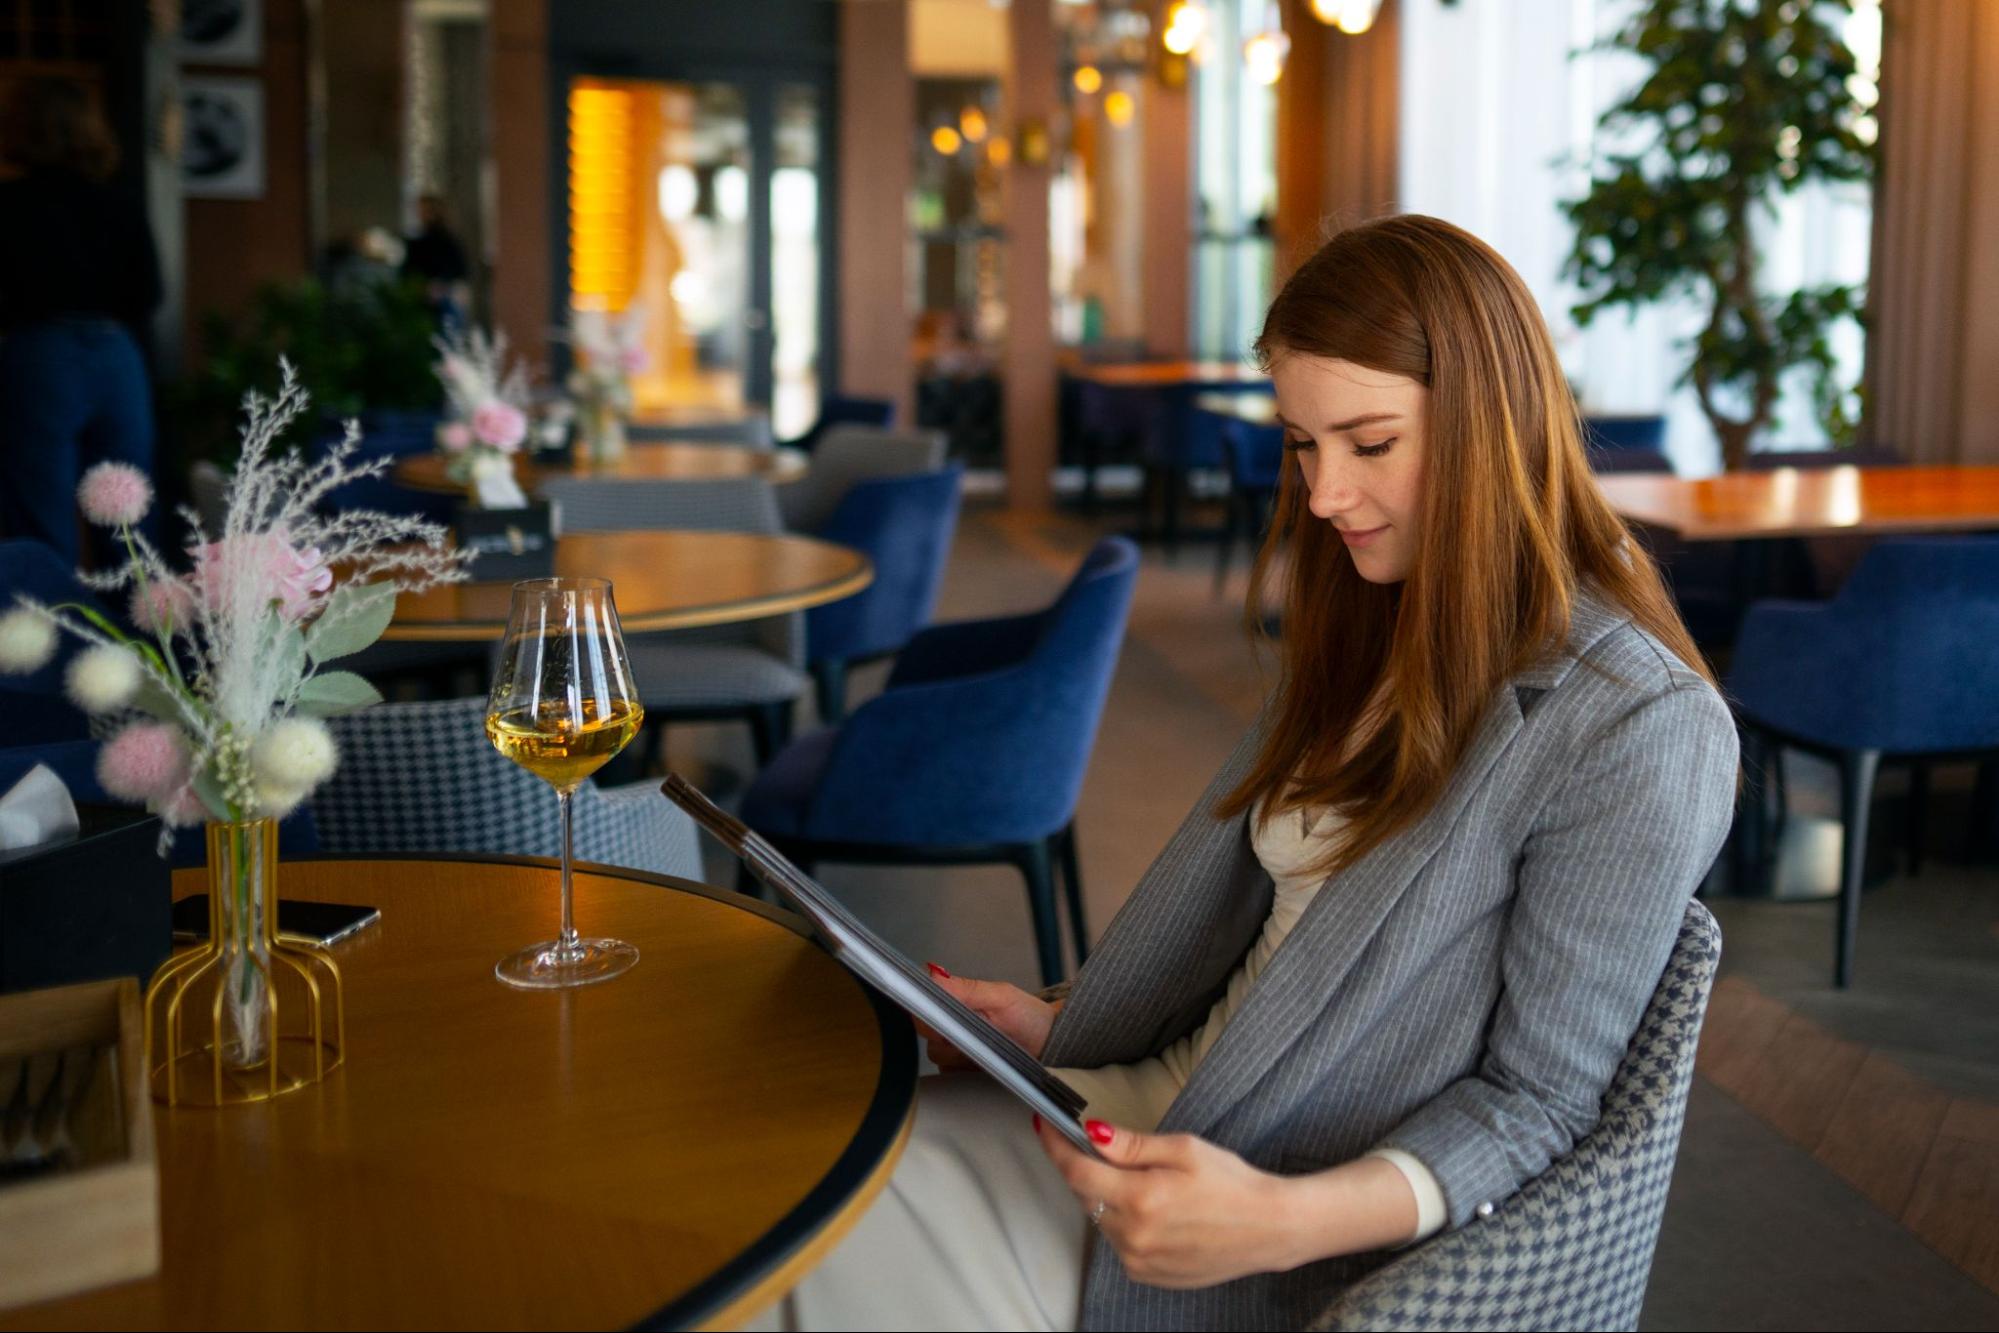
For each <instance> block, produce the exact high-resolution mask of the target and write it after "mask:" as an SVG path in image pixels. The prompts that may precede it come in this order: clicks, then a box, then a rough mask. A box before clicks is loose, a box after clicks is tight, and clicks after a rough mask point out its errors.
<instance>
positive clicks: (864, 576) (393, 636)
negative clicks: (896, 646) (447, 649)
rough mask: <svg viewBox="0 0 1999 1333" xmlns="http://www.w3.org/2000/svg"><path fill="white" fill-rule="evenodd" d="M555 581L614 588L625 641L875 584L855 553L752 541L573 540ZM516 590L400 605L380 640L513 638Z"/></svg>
mask: <svg viewBox="0 0 1999 1333" xmlns="http://www.w3.org/2000/svg"><path fill="white" fill-rule="evenodd" d="M555 572H556V573H557V574H559V575H562V576H564V577H570V578H581V577H590V578H605V579H609V580H611V584H612V591H613V594H614V595H615V596H616V598H617V602H618V619H619V621H620V623H622V624H623V626H624V628H625V632H626V633H628V634H632V633H638V632H640V631H645V630H662V629H687V628H691V627H693V626H697V625H725V624H734V623H736V622H739V621H744V620H759V619H762V618H763V617H764V616H774V615H778V614H781V613H783V612H786V611H801V610H804V609H805V608H807V607H813V606H820V605H823V604H825V603H827V602H836V601H838V600H840V599H841V598H842V597H851V596H853V595H854V594H855V593H857V592H859V591H861V589H863V588H865V587H867V586H868V584H870V583H872V582H873V581H874V576H875V575H874V566H873V564H871V563H870V562H869V560H868V558H867V557H866V556H864V555H862V554H861V553H860V552H859V551H855V550H852V549H850V548H848V547H845V546H836V545H834V544H833V543H832V542H822V541H819V540H818V539H816V538H813V537H795V536H789V535H770V534H763V533H751V532H679V531H664V530H662V531H645V532H576V533H570V534H567V535H565V536H563V537H562V538H560V539H559V540H558V541H557V542H556V544H555ZM512 598H513V584H512V583H511V582H492V583H452V584H446V585H444V586H443V587H439V588H432V589H430V590H429V591H427V592H421V593H416V594H414V595H411V594H405V595H404V596H401V597H398V598H397V599H396V616H395V619H394V620H393V621H392V622H390V624H389V628H388V630H387V631H386V632H385V633H384V634H383V635H382V637H383V638H384V639H387V640H396V641H402V642H419V643H462V642H468V641H485V640H490V639H497V638H499V637H500V635H501V634H502V633H504V632H505V631H506V628H507V609H508V607H509V606H510V605H511V603H512Z"/></svg>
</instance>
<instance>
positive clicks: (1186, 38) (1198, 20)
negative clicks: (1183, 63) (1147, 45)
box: [1160, 0, 1208, 56]
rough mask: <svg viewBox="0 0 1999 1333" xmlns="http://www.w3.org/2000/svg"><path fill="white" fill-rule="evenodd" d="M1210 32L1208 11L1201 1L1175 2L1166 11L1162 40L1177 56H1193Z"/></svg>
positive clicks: (1177, 0) (1180, 0)
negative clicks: (1203, 36) (1196, 48)
mask: <svg viewBox="0 0 1999 1333" xmlns="http://www.w3.org/2000/svg"><path fill="white" fill-rule="evenodd" d="M1207 30H1208V9H1207V6H1206V5H1203V4H1201V3H1200V0H1174V3H1173V5H1172V7H1171V8H1169V9H1168V10H1167V11H1166V31H1165V33H1164V34H1162V35H1161V37H1160V40H1161V41H1162V42H1164V43H1165V44H1166V49H1167V50H1168V51H1171V52H1172V53H1173V54H1174V55H1176V56H1184V55H1189V54H1192V52H1193V50H1194V48H1195V47H1196V46H1199V45H1200V44H1201V35H1202V34H1203V33H1205V32H1206V31H1207Z"/></svg>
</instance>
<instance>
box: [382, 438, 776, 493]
mask: <svg viewBox="0 0 1999 1333" xmlns="http://www.w3.org/2000/svg"><path fill="white" fill-rule="evenodd" d="M449 461H450V460H449V459H447V458H446V457H445V455H443V454H441V453H431V454H411V455H410V456H409V457H407V458H405V459H403V460H402V461H401V462H399V463H397V464H396V466H395V469H394V471H392V472H391V473H390V474H389V475H390V476H391V477H393V478H394V479H395V482H396V484H397V485H399V486H407V487H409V488H410V489H411V490H416V491H434V492H438V493H441V494H449V495H459V494H462V493H463V492H464V491H465V487H463V486H461V485H459V484H458V483H457V482H455V481H453V480H451V478H450V477H448V476H446V475H445V466H446V464H447V463H448V462H449ZM809 463H810V460H809V459H808V458H807V457H806V455H805V454H804V453H803V452H801V451H800V450H797V449H751V448H749V447H748V446H746V445H740V444H632V445H627V446H626V447H625V456H624V457H623V458H621V459H619V460H618V461H617V462H615V463H609V464H605V465H602V466H599V465H597V464H593V463H592V462H590V460H589V459H588V458H587V457H579V458H578V459H577V460H576V462H575V463H573V464H568V465H565V464H559V463H557V464H548V463H540V462H536V461H534V460H533V459H532V458H530V457H529V456H528V455H526V454H515V455H514V476H515V477H516V478H518V479H519V481H520V484H521V489H522V490H524V491H527V492H528V493H529V494H533V493H534V492H535V491H536V490H537V489H539V488H540V486H541V484H542V482H544V481H546V480H548V479H549V478H550V477H581V478H586V479H589V478H594V479H597V480H601V481H716V480H721V479H723V478H728V477H763V478H764V479H765V480H767V481H769V482H770V483H771V484H772V485H776V486H782V485H784V484H786V483H787V482H793V481H797V480H798V479H799V478H800V477H802V476H804V475H805V471H806V468H807V466H808V465H809Z"/></svg>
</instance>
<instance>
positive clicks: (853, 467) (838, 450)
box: [777, 426, 946, 532]
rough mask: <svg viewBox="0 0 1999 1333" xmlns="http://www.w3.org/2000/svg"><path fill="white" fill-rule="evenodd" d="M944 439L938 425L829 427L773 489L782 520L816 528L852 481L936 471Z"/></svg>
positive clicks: (940, 463) (811, 529) (806, 528)
mask: <svg viewBox="0 0 1999 1333" xmlns="http://www.w3.org/2000/svg"><path fill="white" fill-rule="evenodd" d="M945 443H946V442H945V439H944V432H943V431H941V430H903V431H895V430H880V429H877V428H875V427H872V426H834V427H832V428H831V429H829V430H828V431H827V432H826V433H825V434H824V435H822V436H820V438H819V445H818V447H817V448H816V449H814V450H813V452H812V467H811V469H810V470H809V471H807V472H806V474H805V475H804V476H803V477H801V478H799V479H798V480H797V481H794V482H792V483H791V484H790V485H789V486H786V487H785V488H784V489H783V490H781V491H779V492H778V496H777V503H778V508H779V510H780V511H782V513H783V515H784V526H785V527H787V528H789V529H790V530H791V531H793V532H818V531H819V530H820V529H821V528H824V527H825V526H826V521H827V520H828V519H830V518H832V517H833V511H834V510H836V509H838V508H839V507H840V501H841V500H842V499H844V498H845V497H846V494H847V492H848V491H850V490H852V489H853V488H854V485H855V484H856V483H857V482H863V481H873V480H874V479H875V478H877V477H907V476H911V475H913V474H915V473H919V472H935V471H937V470H938V469H939V468H941V467H943V466H944V449H945Z"/></svg>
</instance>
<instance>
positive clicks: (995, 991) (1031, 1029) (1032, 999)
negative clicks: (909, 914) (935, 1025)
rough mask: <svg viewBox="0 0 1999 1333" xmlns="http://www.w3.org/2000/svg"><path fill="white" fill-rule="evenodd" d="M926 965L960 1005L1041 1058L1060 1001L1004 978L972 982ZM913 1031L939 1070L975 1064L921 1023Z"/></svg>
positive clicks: (933, 976)
mask: <svg viewBox="0 0 1999 1333" xmlns="http://www.w3.org/2000/svg"><path fill="white" fill-rule="evenodd" d="M928 966H929V968H930V979H931V980H932V981H935V982H936V983H937V984H938V985H939V986H942V987H943V988H944V989H945V990H947V991H949V992H951V994H952V995H955V996H956V997H957V998H958V1002H959V1003H960V1004H962V1005H964V1006H965V1007H966V1008H967V1009H970V1010H972V1011H973V1012H974V1013H976V1014H978V1015H979V1016H980V1017H981V1018H984V1019H985V1020H986V1022H988V1023H991V1024H992V1025H993V1026H994V1027H996V1028H998V1029H999V1030H1000V1031H1001V1032H1004V1033H1005V1034H1006V1035H1007V1036H1009V1037H1011V1038H1013V1040H1014V1041H1015V1042H1017V1043H1018V1044H1019V1046H1020V1048H1021V1049H1022V1050H1023V1051H1026V1052H1027V1053H1028V1054H1029V1055H1030V1056H1032V1057H1033V1058H1035V1059H1036V1060H1039V1059H1040V1058H1041V1048H1042V1047H1044V1046H1046V1045H1047V1044H1048V1029H1049V1028H1051V1027H1053V1026H1054V1025H1055V1015H1056V1013H1057V1012H1058V1011H1059V1010H1060V1009H1061V1008H1062V1003H1061V1001H1059V1000H1057V1001H1054V1002H1053V1003H1051V1002H1049V1001H1047V1000H1044V999H1041V998H1040V997H1039V996H1035V995H1029V994H1028V993H1027V992H1026V991H1024V990H1022V989H1021V988H1020V987H1018V986H1010V985H1008V984H1007V983H1006V982H1004V981H974V980H972V979H971V978H970V977H954V976H952V975H951V974H950V973H949V972H946V971H945V970H944V969H943V968H941V967H939V966H937V964H935V963H930V964H928ZM916 1030H917V1031H918V1032H921V1033H922V1034H923V1039H924V1046H925V1049H926V1050H927V1051H928V1052H929V1055H930V1059H931V1061H932V1062H933V1063H934V1064H935V1065H936V1066H937V1067H938V1068H939V1069H942V1070H945V1071H947V1072H948V1071H951V1070H956V1069H971V1068H973V1067H974V1066H973V1064H972V1062H971V1060H970V1059H969V1058H967V1057H966V1055H965V1053H964V1052H963V1051H960V1050H959V1049H958V1048H957V1047H956V1046H953V1045H952V1044H951V1043H950V1042H949V1041H947V1040H945V1039H944V1038H943V1037H940V1036H938V1035H937V1034H936V1033H935V1032H933V1031H931V1030H930V1028H928V1027H927V1026H925V1025H924V1024H922V1023H918V1024H917V1025H916Z"/></svg>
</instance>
